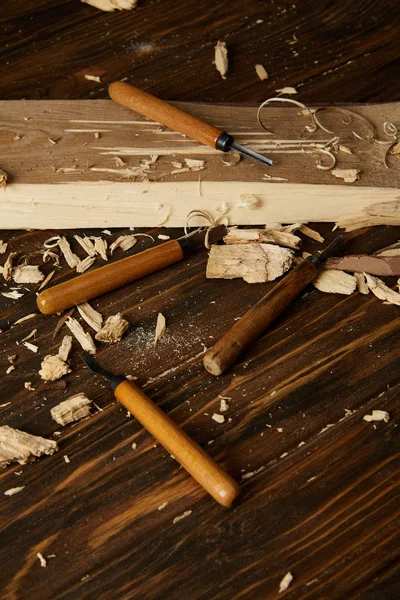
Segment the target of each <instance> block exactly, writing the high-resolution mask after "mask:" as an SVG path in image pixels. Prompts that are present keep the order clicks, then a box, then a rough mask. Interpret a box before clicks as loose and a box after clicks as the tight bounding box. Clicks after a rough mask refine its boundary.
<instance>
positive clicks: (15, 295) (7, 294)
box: [0, 290, 23, 300]
mask: <svg viewBox="0 0 400 600" xmlns="http://www.w3.org/2000/svg"><path fill="white" fill-rule="evenodd" d="M0 293H1V295H2V296H4V297H5V298H11V300H18V299H19V298H22V296H23V294H21V292H17V290H13V291H12V292H0Z"/></svg>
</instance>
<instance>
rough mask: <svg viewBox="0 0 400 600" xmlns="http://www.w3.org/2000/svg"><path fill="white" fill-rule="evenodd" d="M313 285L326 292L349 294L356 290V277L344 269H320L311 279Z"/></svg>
mask: <svg viewBox="0 0 400 600" xmlns="http://www.w3.org/2000/svg"><path fill="white" fill-rule="evenodd" d="M313 286H314V287H316V288H317V290H319V291H320V292H326V293H328V294H346V295H350V294H352V293H353V292H355V290H356V278H355V277H354V275H349V273H345V272H344V271H331V270H329V269H321V271H320V272H319V274H318V275H317V277H316V278H315V279H314V281H313Z"/></svg>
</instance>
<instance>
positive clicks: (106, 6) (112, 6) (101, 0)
mask: <svg viewBox="0 0 400 600" xmlns="http://www.w3.org/2000/svg"><path fill="white" fill-rule="evenodd" d="M82 2H83V3H84V4H90V5H91V6H94V7H95V8H99V9H100V10H104V11H106V12H113V11H114V10H133V9H134V8H136V6H137V3H138V0H82Z"/></svg>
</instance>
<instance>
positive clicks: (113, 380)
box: [108, 375, 127, 392]
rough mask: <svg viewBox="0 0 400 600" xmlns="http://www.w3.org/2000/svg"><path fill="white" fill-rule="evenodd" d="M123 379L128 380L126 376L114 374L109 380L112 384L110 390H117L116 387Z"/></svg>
mask: <svg viewBox="0 0 400 600" xmlns="http://www.w3.org/2000/svg"><path fill="white" fill-rule="evenodd" d="M123 381H127V379H126V377H124V376H123V375H113V377H111V379H110V380H109V382H108V383H109V386H110V390H111V391H112V392H115V390H116V388H117V387H118V386H119V384H120V383H122V382H123Z"/></svg>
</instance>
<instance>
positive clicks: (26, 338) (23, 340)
mask: <svg viewBox="0 0 400 600" xmlns="http://www.w3.org/2000/svg"><path fill="white" fill-rule="evenodd" d="M36 332H37V329H32V331H31V332H30V333H28V335H26V336H25V337H24V338H22V340H21V342H20V343H22V342H27V341H28V340H30V339H31V337H33V336H34V335H35V334H36Z"/></svg>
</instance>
